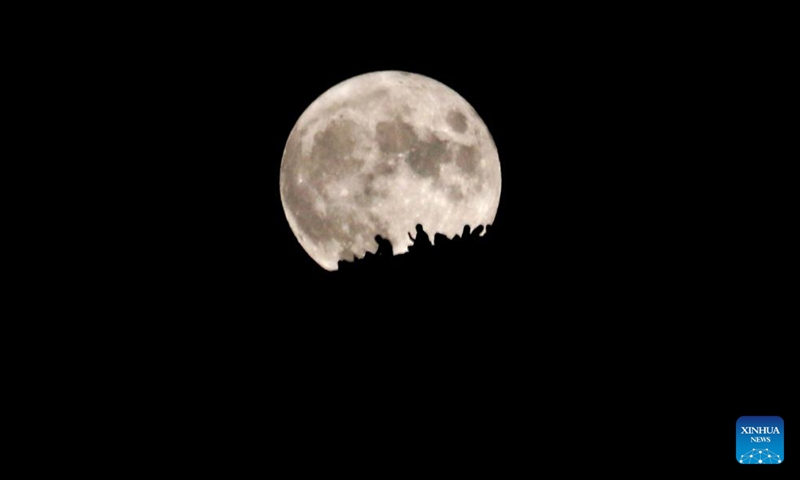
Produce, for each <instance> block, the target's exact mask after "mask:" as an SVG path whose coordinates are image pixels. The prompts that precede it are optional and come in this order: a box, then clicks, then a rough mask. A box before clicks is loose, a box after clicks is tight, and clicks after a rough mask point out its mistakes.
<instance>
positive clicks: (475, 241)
mask: <svg viewBox="0 0 800 480" xmlns="http://www.w3.org/2000/svg"><path fill="white" fill-rule="evenodd" d="M490 236H491V225H487V226H486V228H485V233H484V227H483V225H479V226H478V227H476V228H475V229H474V230H472V229H471V228H470V226H469V225H464V229H463V230H462V232H461V235H458V234H457V235H455V236H454V237H453V238H452V239H450V238H448V237H447V236H446V235H443V234H441V233H436V234H435V235H434V236H433V242H431V239H430V236H429V235H428V233H427V232H425V230H424V229H423V228H422V225H421V224H417V226H416V235H415V236H412V235H411V233H410V232H409V233H408V238H410V239H411V241H412V242H413V244H412V245H410V246H409V247H408V254H409V255H408V256H406V255H398V256H397V257H395V256H394V248H393V247H392V242H390V241H389V240H387V239H385V238H383V237H382V236H381V235H376V236H375V242H376V243H377V244H378V249H377V250H376V252H375V253H374V254H373V253H371V252H367V253H366V255H365V256H364V258H362V259H358V258H356V259H354V261H353V262H346V261H340V262H339V270H349V269H351V268H352V267H354V266H357V265H362V264H384V263H388V262H390V261H394V262H397V263H401V262H403V261H416V260H430V259H431V258H433V257H437V259H438V260H447V259H451V258H452V257H453V255H459V254H462V253H465V252H466V251H467V250H469V249H470V248H471V247H472V246H473V245H474V246H477V245H483V244H485V243H486V242H487V241H489V237H490ZM399 257H408V258H406V259H400V258H399ZM393 259H396V260H393ZM412 259H413V260H412Z"/></svg>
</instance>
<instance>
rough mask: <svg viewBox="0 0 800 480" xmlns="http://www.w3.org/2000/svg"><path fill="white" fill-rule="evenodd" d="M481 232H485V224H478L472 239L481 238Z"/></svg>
mask: <svg viewBox="0 0 800 480" xmlns="http://www.w3.org/2000/svg"><path fill="white" fill-rule="evenodd" d="M481 233H483V225H478V226H477V227H476V228H475V230H474V231H473V232H472V236H471V237H472V239H473V240H477V239H478V238H480V236H481Z"/></svg>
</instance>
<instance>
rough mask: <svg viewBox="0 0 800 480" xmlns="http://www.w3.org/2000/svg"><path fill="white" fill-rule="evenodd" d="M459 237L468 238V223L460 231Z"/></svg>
mask: <svg viewBox="0 0 800 480" xmlns="http://www.w3.org/2000/svg"><path fill="white" fill-rule="evenodd" d="M461 238H463V239H464V240H467V239H468V238H469V225H464V230H462V231H461Z"/></svg>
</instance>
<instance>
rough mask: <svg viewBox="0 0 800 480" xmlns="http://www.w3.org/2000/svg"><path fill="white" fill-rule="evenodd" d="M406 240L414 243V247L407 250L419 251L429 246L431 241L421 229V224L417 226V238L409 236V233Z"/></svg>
mask: <svg viewBox="0 0 800 480" xmlns="http://www.w3.org/2000/svg"><path fill="white" fill-rule="evenodd" d="M408 238H410V239H411V241H412V242H414V245H412V246H410V247H408V249H409V250H412V249H419V250H422V249H424V248H427V247H430V246H431V239H430V238H429V237H428V234H427V233H425V230H423V229H422V225H421V224H419V223H418V224H417V238H414V237H412V236H411V233H409V234H408Z"/></svg>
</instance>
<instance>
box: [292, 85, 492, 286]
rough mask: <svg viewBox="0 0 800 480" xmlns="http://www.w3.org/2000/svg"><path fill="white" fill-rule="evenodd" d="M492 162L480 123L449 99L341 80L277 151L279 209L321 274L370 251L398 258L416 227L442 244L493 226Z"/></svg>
mask: <svg viewBox="0 0 800 480" xmlns="http://www.w3.org/2000/svg"><path fill="white" fill-rule="evenodd" d="M500 186H501V175H500V160H499V156H498V153H497V147H496V146H495V143H494V140H493V139H492V136H491V134H490V133H489V130H488V129H487V128H486V125H485V124H484V122H483V120H481V118H480V117H479V116H478V113H477V112H476V111H475V109H473V108H472V106H471V105H470V104H469V103H467V101H466V100H464V98H462V97H461V96H460V95H459V94H458V93H456V92H455V91H453V90H452V89H450V88H449V87H447V86H446V85H444V84H442V83H440V82H438V81H436V80H433V79H431V78H428V77H425V76H422V75H418V74H413V73H407V72H399V71H383V72H373V73H367V74H364V75H359V76H356V77H353V78H350V79H348V80H345V81H343V82H341V83H339V84H337V85H335V86H333V87H332V88H330V89H329V90H327V91H326V92H324V93H323V94H322V95H321V96H320V97H319V98H317V99H316V100H315V101H314V102H313V103H312V104H311V105H310V106H309V107H308V108H307V109H306V110H305V111H304V112H303V114H302V115H301V116H300V118H299V119H298V120H297V123H296V124H295V125H294V128H293V129H292V131H291V133H290V134H289V139H288V140H287V142H286V148H285V149H284V152H283V158H282V160H281V171H280V192H281V202H282V203H283V210H284V213H285V214H286V218H287V220H288V222H289V226H290V227H291V229H292V232H293V233H294V235H295V237H297V240H298V241H299V242H300V245H301V246H302V247H303V249H304V250H305V251H306V252H307V253H308V254H309V255H310V256H311V258H313V259H314V261H316V262H317V263H318V264H319V265H320V266H322V267H323V268H324V269H326V270H336V269H338V262H339V260H346V261H353V259H354V258H362V257H363V256H364V255H365V254H366V253H367V252H375V251H376V250H377V247H378V245H377V243H376V242H375V236H376V235H381V236H382V237H384V238H386V239H388V240H389V241H391V242H392V246H393V249H394V253H395V255H397V254H400V253H405V252H407V251H408V247H409V245H411V244H412V241H411V240H410V239H409V237H408V233H409V232H410V233H411V234H412V235H416V233H415V226H416V225H417V224H422V226H423V228H424V229H425V231H426V232H427V233H428V235H429V237H430V238H431V239H433V235H434V234H435V233H437V232H438V233H442V234H444V235H446V236H447V237H449V238H452V237H453V236H454V235H456V234H458V233H461V230H462V229H463V227H464V225H470V226H472V227H473V228H474V227H475V226H477V225H487V224H491V223H492V222H494V218H495V215H496V213H497V207H498V205H499V202H500Z"/></svg>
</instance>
